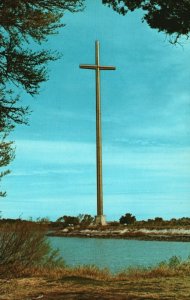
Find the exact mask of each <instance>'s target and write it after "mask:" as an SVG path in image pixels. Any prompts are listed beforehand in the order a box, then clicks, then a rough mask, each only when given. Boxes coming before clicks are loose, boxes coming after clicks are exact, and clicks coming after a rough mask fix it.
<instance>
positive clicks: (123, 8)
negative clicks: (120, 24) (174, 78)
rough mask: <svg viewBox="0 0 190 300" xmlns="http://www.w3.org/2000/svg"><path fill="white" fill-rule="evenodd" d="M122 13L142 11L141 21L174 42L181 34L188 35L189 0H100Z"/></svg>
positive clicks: (189, 23) (189, 29)
mask: <svg viewBox="0 0 190 300" xmlns="http://www.w3.org/2000/svg"><path fill="white" fill-rule="evenodd" d="M102 3H103V4H105V5H108V6H110V7H112V8H113V9H114V10H115V11H117V12H118V13H120V14H122V15H126V14H127V13H128V12H129V11H135V10H137V9H141V10H143V11H144V16H143V19H142V20H143V21H146V22H147V23H148V25H149V26H150V27H151V28H155V29H158V31H163V32H164V33H166V34H167V35H169V36H170V41H171V42H172V43H176V42H177V41H178V39H179V38H180V37H181V36H186V37H189V33H190V1H189V0H175V1H174V0H102Z"/></svg>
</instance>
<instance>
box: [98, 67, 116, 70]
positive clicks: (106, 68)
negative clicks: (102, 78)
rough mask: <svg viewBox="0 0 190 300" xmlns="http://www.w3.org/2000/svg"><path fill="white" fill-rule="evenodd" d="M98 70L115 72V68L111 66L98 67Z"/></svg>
mask: <svg viewBox="0 0 190 300" xmlns="http://www.w3.org/2000/svg"><path fill="white" fill-rule="evenodd" d="M99 69H100V70H116V67H112V66H99Z"/></svg>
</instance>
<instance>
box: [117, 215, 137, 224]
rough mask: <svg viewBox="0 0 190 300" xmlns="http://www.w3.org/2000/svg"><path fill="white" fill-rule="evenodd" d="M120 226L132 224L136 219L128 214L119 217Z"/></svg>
mask: <svg viewBox="0 0 190 300" xmlns="http://www.w3.org/2000/svg"><path fill="white" fill-rule="evenodd" d="M119 222H120V224H127V225H130V224H134V223H135V222H136V217H135V216H133V215H132V214H130V213H126V214H125V215H124V216H121V218H120V219H119Z"/></svg>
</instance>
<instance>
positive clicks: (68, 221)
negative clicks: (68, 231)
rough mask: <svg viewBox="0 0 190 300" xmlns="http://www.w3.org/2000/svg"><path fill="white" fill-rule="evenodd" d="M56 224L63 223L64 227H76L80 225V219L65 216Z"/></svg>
mask: <svg viewBox="0 0 190 300" xmlns="http://www.w3.org/2000/svg"><path fill="white" fill-rule="evenodd" d="M56 222H61V223H62V224H63V225H64V226H75V225H79V223H80V221H79V217H74V216H63V217H60V218H58V219H57V221H56Z"/></svg>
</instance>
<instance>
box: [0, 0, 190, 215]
mask: <svg viewBox="0 0 190 300" xmlns="http://www.w3.org/2000/svg"><path fill="white" fill-rule="evenodd" d="M64 22H65V23H66V24H67V25H66V27H64V28H63V29H62V30H61V31H60V33H59V35H57V36H53V37H51V38H50V39H49V41H48V43H47V45H46V47H48V48H51V49H53V50H55V49H57V50H59V51H60V52H62V53H63V57H62V58H61V59H60V60H59V61H57V62H54V63H51V64H50V65H49V80H48V81H47V82H46V83H44V84H43V85H42V87H41V92H40V94H39V96H38V97H36V98H35V99H30V97H29V96H25V95H24V93H23V97H22V98H23V103H27V104H28V103H30V107H31V109H32V110H33V113H32V115H31V116H30V126H20V127H17V128H16V130H15V132H14V133H13V134H12V136H11V138H12V139H13V140H15V144H16V158H15V160H14V162H13V163H12V164H11V166H10V168H11V169H12V173H11V175H9V176H7V177H6V178H5V179H4V180H3V188H4V189H5V190H7V192H8V195H7V197H6V198H5V199H1V210H2V215H3V217H12V218H17V217H19V216H22V218H28V217H29V216H31V217H33V218H37V217H46V216H48V217H49V218H50V219H52V220H55V219H57V218H58V217H60V216H62V215H65V214H67V215H78V214H79V213H89V214H92V215H95V214H96V165H95V80H94V77H95V75H94V72H93V71H90V70H81V69H79V64H80V63H94V43H95V40H97V39H98V40H99V41H100V46H101V58H100V59H101V63H102V64H107V65H114V66H116V67H117V70H116V71H112V72H111V71H109V72H108V71H107V72H104V73H103V72H102V74H101V75H102V76H101V86H102V90H101V94H102V128H103V175H104V179H103V181H104V212H105V215H106V216H107V219H109V220H113V219H115V220H117V219H118V218H119V217H120V216H121V215H122V214H124V213H126V212H131V213H133V214H134V215H135V216H137V218H138V219H147V218H154V217H155V216H161V217H164V218H172V217H182V216H189V212H190V204H189V200H190V43H189V42H186V43H185V44H184V46H183V47H181V46H177V47H176V46H172V45H170V44H169V42H168V41H167V40H166V37H165V36H164V35H163V34H162V33H157V31H155V30H152V29H150V28H149V27H148V26H147V25H146V24H145V23H143V24H142V23H141V14H140V13H133V14H129V15H128V16H126V17H123V16H120V15H118V14H117V13H115V12H113V11H112V9H109V8H107V7H104V6H103V5H102V4H101V1H93V0H89V1H87V6H86V9H85V10H84V12H81V13H78V14H70V13H66V14H65V17H64Z"/></svg>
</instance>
